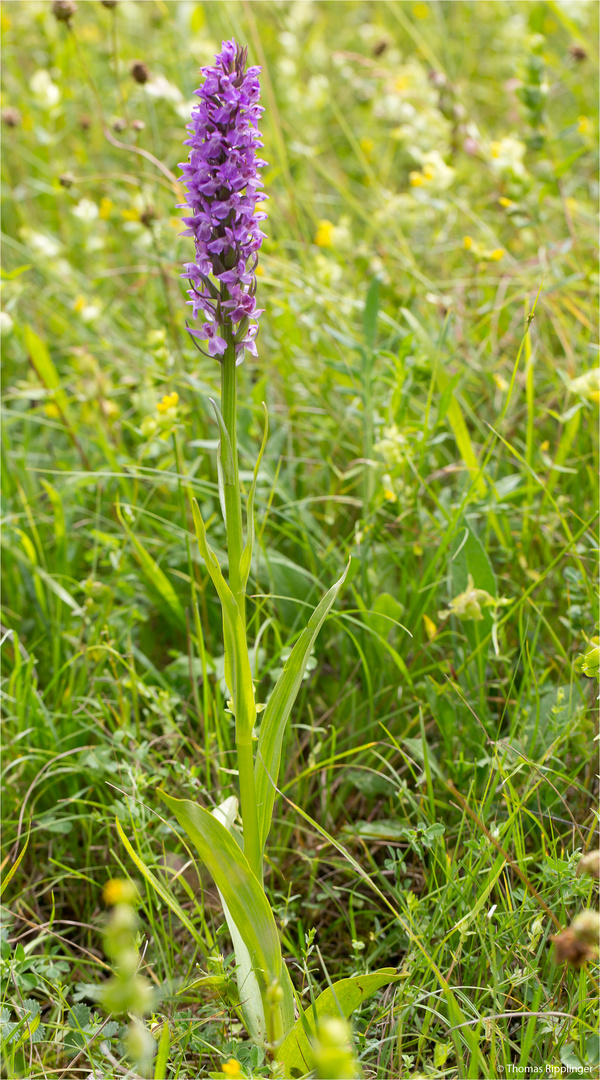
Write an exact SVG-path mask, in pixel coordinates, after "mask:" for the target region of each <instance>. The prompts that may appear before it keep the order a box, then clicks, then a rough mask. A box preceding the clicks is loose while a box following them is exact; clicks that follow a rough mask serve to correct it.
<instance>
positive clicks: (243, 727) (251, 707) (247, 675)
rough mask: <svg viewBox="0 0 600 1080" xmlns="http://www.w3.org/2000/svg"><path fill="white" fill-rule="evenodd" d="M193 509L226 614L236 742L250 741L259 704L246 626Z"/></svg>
mask: <svg viewBox="0 0 600 1080" xmlns="http://www.w3.org/2000/svg"><path fill="white" fill-rule="evenodd" d="M192 509H193V512H194V524H195V526H196V535H197V538H198V547H199V548H200V554H201V556H202V558H203V559H204V562H205V564H206V569H207V570H208V572H209V574H210V576H211V578H212V582H213V585H214V587H215V589H216V590H217V593H218V594H219V600H220V601H221V608H222V611H223V636H224V639H225V658H226V664H227V667H226V671H225V680H226V682H227V686H228V687H229V690H230V693H231V696H232V698H233V707H234V712H235V727H236V740H237V741H240V735H241V736H242V739H246V740H248V739H251V738H252V728H253V727H254V723H255V720H256V703H255V701H254V684H253V682H252V670H251V668H250V658H249V656H248V645H247V643H246V635H245V633H244V626H243V623H242V620H241V617H240V613H239V609H238V606H237V604H236V601H235V597H234V595H233V593H232V591H231V589H230V588H229V585H228V584H227V582H226V581H225V578H224V577H223V574H222V572H221V567H220V566H219V560H218V559H217V556H216V555H215V553H214V551H213V550H212V548H211V547H210V546H209V543H208V540H207V539H206V529H205V527H204V522H203V520H202V515H201V513H200V510H199V507H198V503H197V502H196V500H195V499H194V500H193V502H192Z"/></svg>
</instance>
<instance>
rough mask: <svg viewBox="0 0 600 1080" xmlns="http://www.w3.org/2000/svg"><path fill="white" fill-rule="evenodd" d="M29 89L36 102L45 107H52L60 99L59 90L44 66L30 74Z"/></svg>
mask: <svg viewBox="0 0 600 1080" xmlns="http://www.w3.org/2000/svg"><path fill="white" fill-rule="evenodd" d="M29 89H30V90H31V92H32V94H33V96H34V98H35V100H36V102H37V104H38V105H41V106H42V107H43V108H45V109H52V108H54V106H55V105H58V102H59V101H60V90H59V88H58V86H57V85H56V83H55V82H52V79H51V77H50V74H49V72H48V71H46V69H45V68H40V69H39V70H38V71H36V72H35V73H34V74H33V75H32V76H31V78H30V80H29Z"/></svg>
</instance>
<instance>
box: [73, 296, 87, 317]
mask: <svg viewBox="0 0 600 1080" xmlns="http://www.w3.org/2000/svg"><path fill="white" fill-rule="evenodd" d="M86 303H87V301H86V298H85V296H81V294H79V296H76V297H75V300H74V302H73V311H76V312H77V314H78V315H79V314H80V312H82V311H83V309H84V307H85V305H86Z"/></svg>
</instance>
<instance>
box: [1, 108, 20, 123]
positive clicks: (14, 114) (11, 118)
mask: <svg viewBox="0 0 600 1080" xmlns="http://www.w3.org/2000/svg"><path fill="white" fill-rule="evenodd" d="M2 123H3V124H6V126H7V127H18V126H19V124H20V123H21V113H20V112H19V110H18V109H15V108H14V107H13V106H12V105H7V107H6V108H5V109H3V110H2Z"/></svg>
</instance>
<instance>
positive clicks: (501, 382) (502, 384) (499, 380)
mask: <svg viewBox="0 0 600 1080" xmlns="http://www.w3.org/2000/svg"><path fill="white" fill-rule="evenodd" d="M494 382H495V383H496V386H497V387H498V389H499V390H502V392H503V393H504V391H506V390H508V383H507V381H506V379H505V378H504V375H501V374H500V372H499V371H495V372H494Z"/></svg>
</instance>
